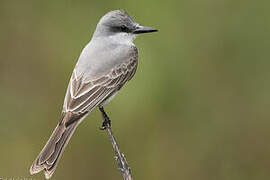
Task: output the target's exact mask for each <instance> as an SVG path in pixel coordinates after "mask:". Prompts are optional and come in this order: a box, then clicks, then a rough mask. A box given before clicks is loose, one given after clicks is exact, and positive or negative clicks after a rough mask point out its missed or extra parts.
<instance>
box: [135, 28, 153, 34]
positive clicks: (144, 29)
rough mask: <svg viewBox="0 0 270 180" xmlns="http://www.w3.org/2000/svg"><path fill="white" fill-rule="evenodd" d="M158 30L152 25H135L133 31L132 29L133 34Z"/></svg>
mask: <svg viewBox="0 0 270 180" xmlns="http://www.w3.org/2000/svg"><path fill="white" fill-rule="evenodd" d="M157 31H158V30H157V29H155V28H152V27H146V26H137V27H136V29H135V31H133V33H134V34H142V33H150V32H157Z"/></svg>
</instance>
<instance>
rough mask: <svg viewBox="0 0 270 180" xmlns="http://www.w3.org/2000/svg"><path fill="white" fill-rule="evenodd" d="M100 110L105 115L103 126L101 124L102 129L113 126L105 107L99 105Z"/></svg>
mask: <svg viewBox="0 0 270 180" xmlns="http://www.w3.org/2000/svg"><path fill="white" fill-rule="evenodd" d="M99 110H100V112H101V114H102V117H103V122H102V126H101V128H100V129H101V130H105V129H106V128H107V127H111V120H110V118H109V116H108V115H107V114H106V112H105V111H104V108H103V107H102V106H100V107H99Z"/></svg>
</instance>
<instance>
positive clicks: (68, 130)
mask: <svg viewBox="0 0 270 180" xmlns="http://www.w3.org/2000/svg"><path fill="white" fill-rule="evenodd" d="M78 124H79V123H78V122H74V123H73V124H71V125H69V126H68V127H66V126H65V125H64V124H61V123H60V124H58V125H57V127H56V128H55V130H54V131H53V133H52V135H51V137H50V139H49V140H48V142H47V143H46V145H45V146H44V148H43V149H42V151H41V152H40V154H39V155H38V157H37V158H36V160H35V161H34V162H33V164H32V166H31V168H30V173H31V174H36V173H38V172H40V171H42V170H43V169H44V171H45V172H44V173H45V177H46V179H49V178H51V176H52V174H53V173H54V171H55V169H56V166H57V163H58V162H59V159H60V157H61V155H62V153H63V151H64V149H65V147H66V145H67V144H68V142H69V139H70V138H71V136H72V134H73V132H74V131H75V129H76V127H77V126H78Z"/></svg>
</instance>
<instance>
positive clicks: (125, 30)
mask: <svg viewBox="0 0 270 180" xmlns="http://www.w3.org/2000/svg"><path fill="white" fill-rule="evenodd" d="M120 29H121V31H122V32H127V31H128V27H127V26H125V25H122V26H121V27H120Z"/></svg>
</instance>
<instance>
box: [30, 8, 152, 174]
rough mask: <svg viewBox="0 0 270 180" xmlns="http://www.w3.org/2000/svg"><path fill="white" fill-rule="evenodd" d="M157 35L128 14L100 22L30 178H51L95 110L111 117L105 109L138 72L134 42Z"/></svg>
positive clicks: (114, 13)
mask: <svg viewBox="0 0 270 180" xmlns="http://www.w3.org/2000/svg"><path fill="white" fill-rule="evenodd" d="M156 31H157V29H155V28H152V27H147V26H142V25H140V24H138V23H136V22H135V21H134V20H133V19H132V18H131V16H130V15H129V14H128V13H127V12H125V11H124V10H113V11H110V12H108V13H106V14H105V15H104V16H103V17H102V18H101V19H100V20H99V22H98V24H97V26H96V29H95V31H94V33H93V35H92V38H91V40H90V42H89V43H88V44H87V45H86V46H85V47H84V48H83V50H82V52H81V54H80V56H79V58H78V61H77V63H76V65H75V68H74V70H73V72H72V75H71V78H70V81H69V84H68V87H67V90H66V95H65V99H64V103H63V109H62V113H61V116H60V119H59V122H58V124H57V126H56V128H55V129H54V131H53V133H52V135H51V136H50V138H49V140H48V141H47V143H46V144H45V146H44V147H43V149H42V150H41V152H40V154H39V155H38V156H37V158H36V159H35V160H34V162H33V164H32V166H31V167H30V174H32V175H33V174H36V173H39V172H40V171H42V170H44V174H45V178H46V179H49V178H51V177H52V175H53V173H54V172H55V170H56V167H57V164H58V162H59V160H60V158H61V155H62V153H63V151H64V149H65V147H66V145H67V144H68V142H69V140H70V138H71V136H72V134H73V133H74V131H75V130H76V128H77V127H78V125H79V124H80V123H81V122H82V120H83V119H84V118H85V117H86V116H87V115H88V114H89V113H90V112H91V111H92V110H93V109H95V108H99V110H100V111H101V113H102V115H103V117H107V115H106V112H105V110H104V106H105V105H106V104H108V103H109V102H110V101H111V100H112V99H113V98H114V97H115V95H116V94H117V93H118V91H119V90H120V89H121V88H122V87H123V85H124V84H125V83H126V82H128V81H129V80H130V79H131V78H132V77H133V76H134V74H135V72H136V69H137V65H138V49H137V48H136V46H135V44H134V43H133V41H134V39H135V38H136V36H137V35H138V34H142V33H150V32H156ZM107 124H109V125H110V120H109V119H107V118H105V119H104V121H103V124H102V129H105V128H106V125H107Z"/></svg>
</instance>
